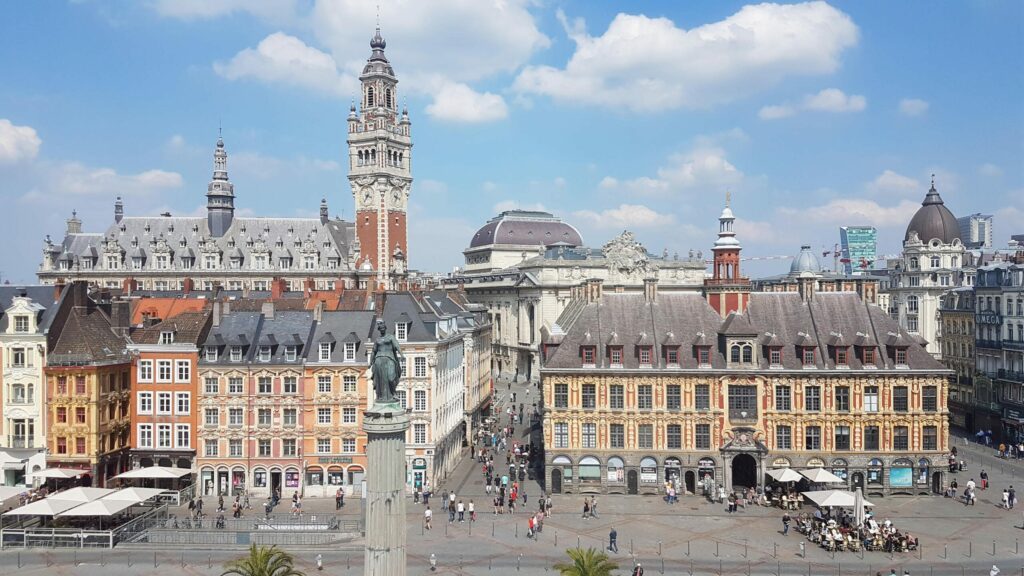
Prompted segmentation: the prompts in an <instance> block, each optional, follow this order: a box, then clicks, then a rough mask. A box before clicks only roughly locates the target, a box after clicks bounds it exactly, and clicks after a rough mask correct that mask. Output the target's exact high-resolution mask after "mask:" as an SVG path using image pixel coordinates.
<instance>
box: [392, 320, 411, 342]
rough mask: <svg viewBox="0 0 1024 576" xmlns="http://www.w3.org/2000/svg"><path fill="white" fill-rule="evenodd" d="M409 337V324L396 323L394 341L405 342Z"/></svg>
mask: <svg viewBox="0 0 1024 576" xmlns="http://www.w3.org/2000/svg"><path fill="white" fill-rule="evenodd" d="M408 337H409V323H408V322H396V323H395V339H396V340H398V341H399V342H405V341H406V339H407V338H408Z"/></svg>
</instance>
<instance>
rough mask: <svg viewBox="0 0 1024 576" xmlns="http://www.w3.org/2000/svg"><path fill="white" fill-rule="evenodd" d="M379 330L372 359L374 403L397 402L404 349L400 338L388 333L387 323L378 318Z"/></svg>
mask: <svg viewBox="0 0 1024 576" xmlns="http://www.w3.org/2000/svg"><path fill="white" fill-rule="evenodd" d="M377 331H379V332H380V337H379V338H377V339H376V340H375V341H374V343H373V359H372V360H371V361H370V368H371V370H373V391H374V393H375V399H374V404H393V403H395V402H397V400H396V398H395V392H396V391H397V390H398V381H399V380H400V379H401V377H402V351H401V349H400V347H399V345H398V339H397V338H395V336H394V335H393V334H388V333H387V331H388V329H387V324H385V323H384V321H383V320H379V319H378V320H377Z"/></svg>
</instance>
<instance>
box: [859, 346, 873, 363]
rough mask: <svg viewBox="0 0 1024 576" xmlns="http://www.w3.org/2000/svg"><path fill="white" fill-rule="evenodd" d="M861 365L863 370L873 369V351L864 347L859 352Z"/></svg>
mask: <svg viewBox="0 0 1024 576" xmlns="http://www.w3.org/2000/svg"><path fill="white" fill-rule="evenodd" d="M860 355H861V363H862V364H864V367H865V368H873V367H874V364H875V349H874V348H869V347H866V348H864V349H863V350H861V353H860Z"/></svg>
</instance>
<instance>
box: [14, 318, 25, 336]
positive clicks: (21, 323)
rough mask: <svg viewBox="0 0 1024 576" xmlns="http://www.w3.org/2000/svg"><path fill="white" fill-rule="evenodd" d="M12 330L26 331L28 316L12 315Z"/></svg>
mask: <svg viewBox="0 0 1024 576" xmlns="http://www.w3.org/2000/svg"><path fill="white" fill-rule="evenodd" d="M14 331H15V332H28V316H15V317H14Z"/></svg>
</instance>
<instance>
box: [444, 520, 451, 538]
mask: <svg viewBox="0 0 1024 576" xmlns="http://www.w3.org/2000/svg"><path fill="white" fill-rule="evenodd" d="M448 524H451V522H449V523H448ZM448 524H445V525H444V535H445V536H447V535H448Z"/></svg>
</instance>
